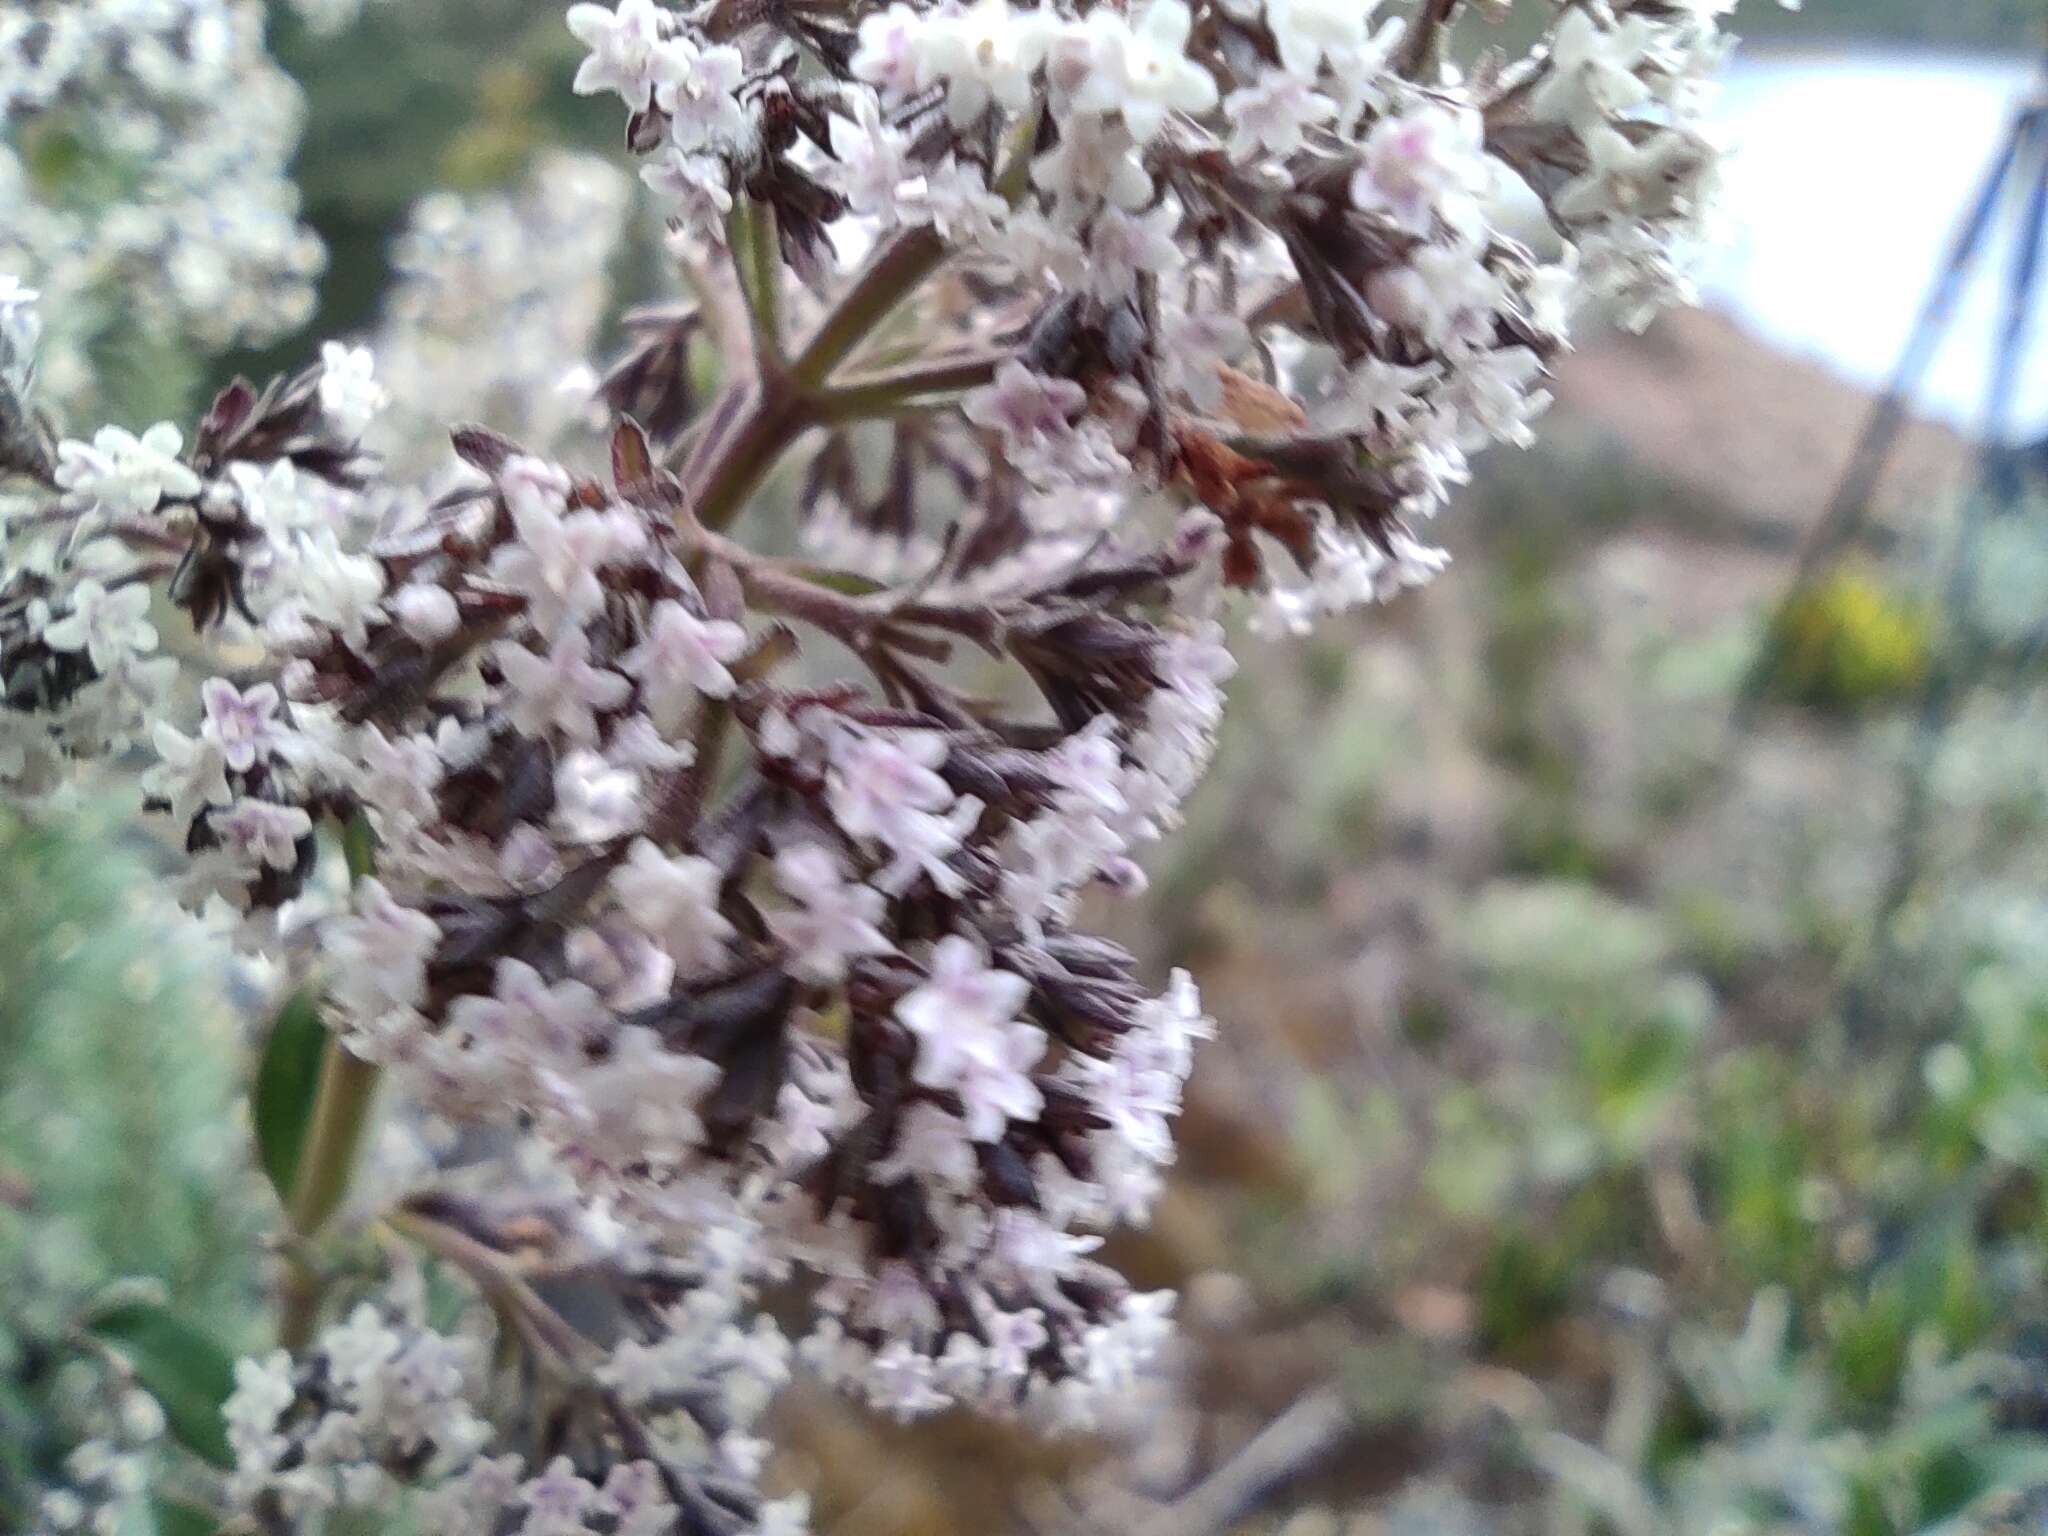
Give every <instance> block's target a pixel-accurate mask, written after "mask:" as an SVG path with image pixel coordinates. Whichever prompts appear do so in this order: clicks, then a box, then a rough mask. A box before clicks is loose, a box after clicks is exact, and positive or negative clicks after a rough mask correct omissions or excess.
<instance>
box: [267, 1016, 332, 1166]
mask: <svg viewBox="0 0 2048 1536" xmlns="http://www.w3.org/2000/svg"><path fill="white" fill-rule="evenodd" d="M326 1042H327V1029H326V1026H324V1025H323V1024H322V1023H321V1022H320V1004H319V1001H318V999H317V998H316V997H315V996H314V994H312V993H311V992H294V993H293V994H292V995H291V997H290V998H289V999H287V1000H286V1002H285V1005H284V1007H283V1008H281V1009H280V1010H278V1015H277V1022H276V1023H275V1024H273V1025H272V1026H271V1028H270V1042H269V1044H267V1045H266V1046H265V1047H264V1048H263V1060H262V1062H261V1063H260V1064H259V1065H258V1066H257V1068H256V1086H255V1089H254V1091H253V1092H252V1093H251V1095H250V1110H251V1116H252V1118H253V1119H254V1121H255V1123H256V1155H257V1158H258V1160H259V1161H261V1162H262V1164H263V1171H264V1172H265V1173H266V1174H268V1175H269V1176H270V1185H271V1188H273V1189H275V1190H276V1191H277V1198H278V1199H280V1200H284V1201H289V1200H290V1199H291V1192H292V1184H293V1181H294V1180H295V1179H296V1178H297V1176H298V1171H299V1154H300V1152H302V1151H303V1150H304V1149H305V1145H306V1131H307V1128H308V1127H310V1126H311V1125H312V1123H313V1100H314V1097H315V1095H316V1094H317V1093H318V1091H319V1087H320V1052H321V1048H322V1047H323V1046H324V1045H325V1044H326Z"/></svg>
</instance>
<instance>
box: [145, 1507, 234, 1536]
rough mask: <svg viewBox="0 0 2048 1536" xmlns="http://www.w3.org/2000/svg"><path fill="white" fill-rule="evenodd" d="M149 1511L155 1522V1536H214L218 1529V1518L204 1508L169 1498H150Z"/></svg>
mask: <svg viewBox="0 0 2048 1536" xmlns="http://www.w3.org/2000/svg"><path fill="white" fill-rule="evenodd" d="M149 1513H150V1517H151V1519H152V1520H154V1521H155V1523H156V1536H214V1532H215V1531H218V1530H219V1529H220V1520H219V1519H218V1518H217V1517H216V1516H214V1515H212V1514H210V1513H208V1512H207V1511H206V1510H203V1509H195V1508H194V1507H193V1506H192V1505H190V1504H175V1503H172V1502H171V1501H170V1500H169V1499H152V1500H151V1501H150V1506H149Z"/></svg>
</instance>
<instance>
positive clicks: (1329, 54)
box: [1266, 0, 1379, 81]
mask: <svg viewBox="0 0 2048 1536" xmlns="http://www.w3.org/2000/svg"><path fill="white" fill-rule="evenodd" d="M1378 9H1379V0H1266V25H1267V26H1269V27H1271V28H1272V29H1273V39H1274V41H1275V42H1277V43H1278V44H1279V45H1280V62H1281V63H1283V64H1285V65H1286V66H1287V67H1288V68H1289V69H1291V70H1293V71H1294V73H1295V74H1297V75H1299V76H1301V78H1302V79H1304V80H1309V81H1313V80H1314V79H1315V78H1316V75H1317V72H1318V71H1319V70H1320V69H1321V68H1322V66H1323V64H1324V63H1325V62H1327V63H1329V64H1330V65H1331V66H1332V67H1333V68H1341V67H1342V66H1343V64H1344V63H1345V62H1346V59H1347V56H1348V55H1350V54H1352V53H1354V52H1358V51H1361V50H1363V49H1364V47H1365V37H1366V25H1367V23H1368V22H1370V21H1371V20H1372V13H1373V12H1374V11H1376V10H1378Z"/></svg>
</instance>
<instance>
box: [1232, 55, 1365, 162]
mask: <svg viewBox="0 0 2048 1536" xmlns="http://www.w3.org/2000/svg"><path fill="white" fill-rule="evenodd" d="M1223 114H1224V116H1226V117H1228V118H1229V119H1230V126H1231V133H1230V153H1231V157H1232V158H1233V159H1236V160H1241V161H1250V160H1253V159H1256V158H1258V157H1259V156H1262V155H1270V156H1274V157H1276V158H1279V159H1285V158H1286V157H1287V156H1289V155H1291V154H1293V153H1294V152H1295V151H1296V150H1298V149H1300V148H1301V141H1302V132H1303V130H1304V129H1307V128H1312V127H1315V126H1316V125H1317V124H1320V123H1327V122H1328V121H1329V120H1330V119H1331V118H1333V117H1335V116H1336V115H1337V103H1336V102H1334V101H1332V100H1331V99H1330V98H1329V97H1327V96H1325V95H1324V94H1323V93H1322V92H1321V91H1318V90H1314V89H1312V88H1311V87H1310V86H1309V84H1308V82H1306V81H1305V80H1303V79H1302V78H1301V76H1299V75H1297V74H1293V73H1290V72H1289V71H1287V70H1284V69H1268V70H1262V71H1261V72H1260V74H1259V77H1258V79H1257V80H1255V81H1253V82H1252V83H1251V84H1250V85H1246V86H1241V87H1239V88H1238V89H1237V90H1234V91H1232V92H1231V93H1230V94H1229V95H1228V96H1226V97H1224V98H1223Z"/></svg>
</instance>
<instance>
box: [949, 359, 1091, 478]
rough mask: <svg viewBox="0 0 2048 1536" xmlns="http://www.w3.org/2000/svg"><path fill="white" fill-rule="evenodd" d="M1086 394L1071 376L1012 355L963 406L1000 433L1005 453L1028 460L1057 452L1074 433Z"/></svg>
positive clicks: (980, 424)
mask: <svg viewBox="0 0 2048 1536" xmlns="http://www.w3.org/2000/svg"><path fill="white" fill-rule="evenodd" d="M1087 399H1088V392H1087V391H1086V390H1084V389H1083V388H1082V387H1081V386H1080V385H1078V384H1076V383H1075V382H1074V381H1073V380H1072V379H1059V378H1050V377H1047V376H1046V375H1044V374H1039V373H1034V372H1032V370H1031V369H1030V368H1029V367H1027V366H1026V365H1025V364H1023V363H1022V362H1019V361H1018V360H1017V359H1015V358H1012V359H1011V360H1010V361H1008V362H1006V363H1004V364H1003V365H1002V367H1001V368H999V369H997V370H996V376H995V378H994V379H993V380H992V381H990V382H989V383H987V384H984V385H983V386H982V387H981V388H979V389H976V390H973V391H970V392H969V393H968V394H967V396H966V397H965V398H964V399H962V400H961V402H960V410H961V414H963V415H964V416H966V418H967V419H968V420H969V421H971V422H973V423H974V424H975V425H976V426H977V427H986V428H987V429H988V430H989V431H991V432H994V433H996V434H997V435H998V436H999V437H1001V439H1002V444H1003V449H1004V452H1005V455H1006V456H1008V457H1010V458H1013V459H1014V460H1015V461H1017V462H1018V463H1020V464H1026V465H1028V464H1032V463H1036V462H1040V461H1043V460H1044V459H1046V458H1048V457H1050V456H1052V455H1054V454H1056V453H1057V451H1058V450H1059V448H1060V447H1061V445H1063V444H1064V443H1065V442H1066V441H1067V439H1069V438H1070V437H1072V436H1073V428H1072V425H1071V423H1072V421H1073V419H1074V417H1075V415H1076V414H1077V413H1078V412H1079V411H1080V410H1081V407H1082V406H1083V405H1084V404H1086V403H1087Z"/></svg>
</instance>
